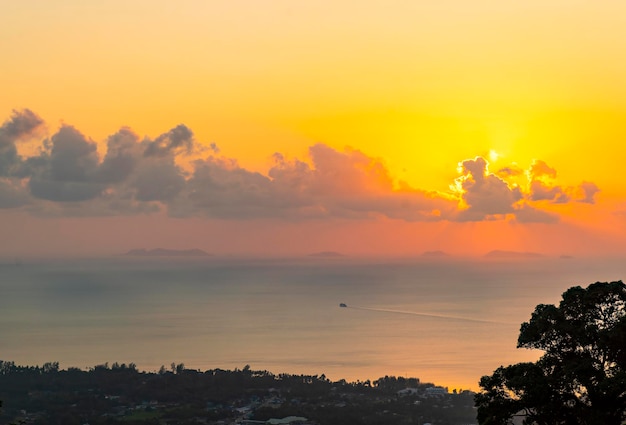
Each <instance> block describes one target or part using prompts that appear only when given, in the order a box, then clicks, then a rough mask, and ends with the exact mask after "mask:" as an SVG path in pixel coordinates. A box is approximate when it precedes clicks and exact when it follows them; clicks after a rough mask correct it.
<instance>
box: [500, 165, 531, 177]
mask: <svg viewBox="0 0 626 425" xmlns="http://www.w3.org/2000/svg"><path fill="white" fill-rule="evenodd" d="M522 174H524V170H523V169H522V168H521V167H519V166H517V165H515V164H513V165H509V166H508V167H503V168H500V169H499V170H498V172H497V173H496V175H498V176H500V177H503V178H506V177H516V176H520V175H522Z"/></svg>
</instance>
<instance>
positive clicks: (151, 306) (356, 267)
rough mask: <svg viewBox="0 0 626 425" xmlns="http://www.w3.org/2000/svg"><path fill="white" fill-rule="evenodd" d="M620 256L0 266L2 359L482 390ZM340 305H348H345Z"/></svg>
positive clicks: (610, 276)
mask: <svg viewBox="0 0 626 425" xmlns="http://www.w3.org/2000/svg"><path fill="white" fill-rule="evenodd" d="M623 264H624V262H623V261H619V262H618V261H613V262H611V261H603V262H599V261H597V260H594V261H591V260H581V259H568V260H565V259H539V260H528V261H470V260H458V261H457V260H426V259H418V260H412V261H410V260H398V261H391V260H367V261H366V260H345V259H328V260H320V259H317V260H313V259H311V260H308V259H304V260H302V259H301V260H282V261H279V260H235V259H219V258H209V259H204V260H180V261H159V260H155V259H139V260H137V259H128V258H116V259H107V260H97V261H96V260H89V261H86V260H80V261H63V262H61V261H56V262H32V263H31V262H26V263H24V264H21V265H12V264H5V265H0V359H3V360H13V361H15V362H16V363H18V364H23V365H26V364H27V365H34V364H42V363H44V362H47V361H59V362H60V363H61V367H63V368H66V367H70V366H76V367H81V368H84V367H89V366H94V365H96V364H101V363H104V362H109V363H113V362H119V363H122V362H124V363H130V362H134V363H136V364H137V365H138V367H139V368H140V369H143V370H157V369H158V368H159V367H160V366H161V365H166V367H169V364H170V363H172V362H176V363H184V364H185V366H186V367H188V368H193V369H202V370H205V369H211V368H224V369H232V368H235V367H238V368H242V367H243V366H245V365H250V366H251V368H252V369H260V370H263V369H267V370H270V371H272V372H274V373H282V372H287V373H297V374H301V373H302V374H311V375H315V374H322V373H323V374H326V376H327V377H328V378H330V379H333V380H337V379H341V378H345V379H347V380H349V381H355V380H366V379H372V380H374V379H377V378H379V377H381V376H385V375H396V376H414V377H418V378H420V379H421V380H422V381H426V382H434V383H436V384H440V385H445V386H449V387H450V388H451V389H452V388H470V389H477V388H478V384H477V382H478V379H479V378H480V376H482V375H485V374H489V373H491V372H492V371H493V370H494V369H495V368H496V367H498V366H500V365H501V364H510V363H514V362H518V361H523V360H534V359H536V358H537V356H538V353H537V352H533V351H528V350H518V349H516V348H515V346H516V340H517V336H518V331H519V325H520V324H521V323H522V322H523V321H526V320H528V319H529V318H530V314H531V312H532V311H533V310H534V307H535V306H536V305H537V304H540V303H544V304H546V303H556V302H558V301H559V299H560V295H561V293H562V292H563V291H565V290H566V289H567V288H569V287H570V286H574V285H581V286H586V285H588V284H589V283H592V282H595V281H608V280H618V279H623V278H624V275H625V274H626V273H625V272H626V266H624V265H623ZM339 303H346V304H347V306H348V307H347V308H340V307H339Z"/></svg>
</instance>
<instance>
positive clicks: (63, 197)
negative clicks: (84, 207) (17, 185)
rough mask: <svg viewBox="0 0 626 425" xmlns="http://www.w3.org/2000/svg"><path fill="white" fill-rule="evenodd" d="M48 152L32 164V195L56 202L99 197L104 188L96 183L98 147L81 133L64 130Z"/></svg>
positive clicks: (57, 134) (53, 138) (53, 140)
mask: <svg viewBox="0 0 626 425" xmlns="http://www.w3.org/2000/svg"><path fill="white" fill-rule="evenodd" d="M50 144H51V148H50V151H49V152H42V154H41V155H40V157H39V158H38V160H37V161H33V164H34V165H33V175H32V176H31V178H30V181H29V188H30V192H31V194H32V195H33V196H34V197H36V198H40V199H46V200H50V201H56V202H73V201H84V200H88V199H93V198H95V197H97V196H98V195H99V194H100V193H102V191H103V190H104V188H105V186H104V185H103V184H101V183H99V182H97V179H96V175H97V170H98V167H99V159H98V152H97V146H96V143H95V142H92V141H89V140H87V139H86V138H85V137H84V136H83V135H82V134H81V133H80V132H79V131H78V130H76V129H75V128H74V127H71V126H63V127H61V129H60V130H59V131H58V132H57V133H56V134H55V135H53V136H52V139H51V142H50Z"/></svg>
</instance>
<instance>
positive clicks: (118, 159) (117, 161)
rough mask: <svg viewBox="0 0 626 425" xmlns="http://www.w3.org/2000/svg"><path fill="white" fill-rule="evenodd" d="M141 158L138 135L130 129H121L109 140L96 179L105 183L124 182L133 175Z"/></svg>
mask: <svg viewBox="0 0 626 425" xmlns="http://www.w3.org/2000/svg"><path fill="white" fill-rule="evenodd" d="M141 156H142V152H141V147H140V145H139V138H138V137H137V135H136V134H135V133H133V132H132V131H131V130H130V129H129V128H126V127H124V128H122V129H120V130H119V131H118V132H117V133H115V134H113V135H112V136H109V138H108V139H107V153H106V156H105V157H104V160H103V161H102V164H101V165H100V167H99V168H98V172H97V177H96V179H97V180H98V181H100V182H103V183H119V182H123V181H124V180H126V179H127V178H128V176H130V175H131V174H132V172H133V171H134V169H135V167H136V166H137V163H138V162H139V161H140V159H141Z"/></svg>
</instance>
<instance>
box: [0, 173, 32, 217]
mask: <svg viewBox="0 0 626 425" xmlns="http://www.w3.org/2000/svg"><path fill="white" fill-rule="evenodd" d="M29 202H30V197H29V196H28V192H27V191H26V190H25V189H24V188H23V187H22V186H21V185H20V184H19V181H18V180H16V179H10V178H6V177H0V209H5V208H18V207H21V206H24V205H27V204H28V203H29Z"/></svg>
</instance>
